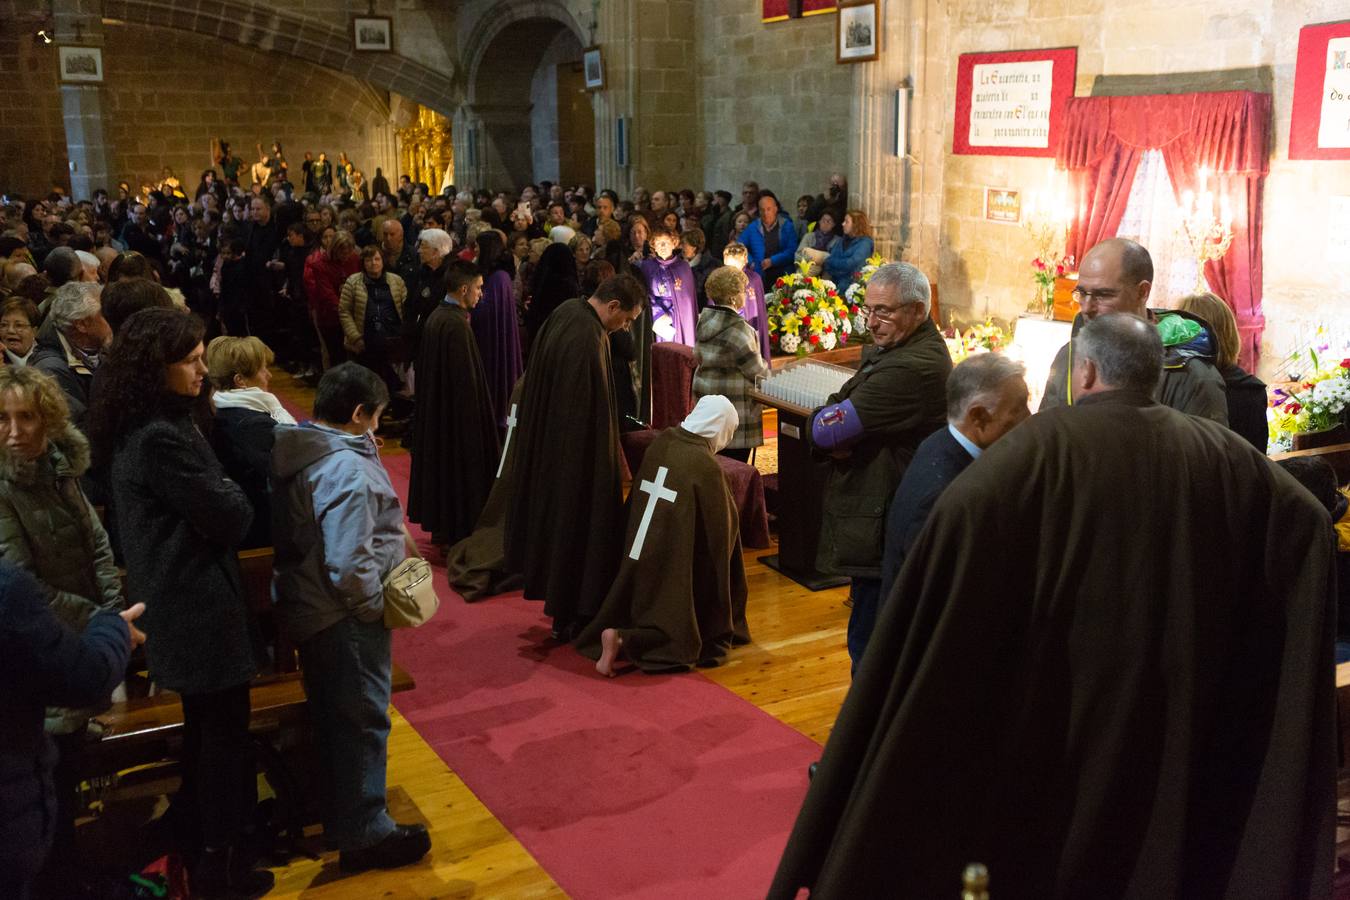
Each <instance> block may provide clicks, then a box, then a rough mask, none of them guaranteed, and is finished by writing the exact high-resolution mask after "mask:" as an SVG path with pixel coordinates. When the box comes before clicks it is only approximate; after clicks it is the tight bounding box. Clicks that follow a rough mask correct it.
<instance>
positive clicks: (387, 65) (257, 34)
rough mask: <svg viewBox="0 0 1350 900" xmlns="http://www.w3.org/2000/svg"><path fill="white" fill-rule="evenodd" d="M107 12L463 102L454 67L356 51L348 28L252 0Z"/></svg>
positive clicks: (181, 2) (163, 1)
mask: <svg viewBox="0 0 1350 900" xmlns="http://www.w3.org/2000/svg"><path fill="white" fill-rule="evenodd" d="M103 15H104V16H105V17H107V18H111V19H120V20H122V21H124V22H127V23H129V24H136V25H151V26H158V27H163V28H176V29H181V30H184V31H191V32H195V33H197V34H202V35H207V36H209V37H213V38H218V39H220V40H225V41H231V42H233V43H236V44H242V45H244V46H245V47H252V48H255V49H258V50H262V51H265V52H268V53H278V54H285V55H286V56H290V57H294V58H296V59H300V60H304V61H306V62H310V63H313V64H315V65H318V66H323V67H325V68H328V69H333V70H335V71H338V72H341V73H343V74H345V75H350V76H352V77H353V78H356V79H358V80H361V81H364V82H367V83H369V84H371V85H374V86H375V87H378V88H381V89H383V90H387V91H390V92H392V93H395V94H401V95H403V96H404V97H407V98H409V99H411V100H415V101H417V102H418V103H420V104H422V105H423V106H427V107H429V108H431V109H434V110H436V111H437V112H440V113H443V114H445V115H450V114H452V113H453V112H454V110H455V108H456V107H457V106H459V103H460V98H461V90H460V86H459V84H458V83H457V79H456V77H455V74H454V73H451V74H450V75H445V74H442V73H440V72H437V71H436V70H434V69H432V68H430V67H428V66H425V65H422V64H421V63H419V62H416V61H414V60H411V59H409V58H407V57H404V56H399V55H398V54H396V53H394V54H386V53H357V52H356V51H355V50H353V49H352V42H351V36H350V35H349V34H348V33H347V31H346V30H345V29H343V28H337V27H334V26H331V25H326V24H324V23H322V22H319V21H315V20H313V19H307V18H300V17H297V16H292V15H287V14H285V13H282V12H278V11H276V10H275V9H272V8H270V7H268V6H265V5H263V4H261V3H254V2H251V0H104V4H103ZM395 40H397V35H395ZM396 46H397V45H396Z"/></svg>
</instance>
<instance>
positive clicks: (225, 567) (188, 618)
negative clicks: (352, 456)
mask: <svg viewBox="0 0 1350 900" xmlns="http://www.w3.org/2000/svg"><path fill="white" fill-rule="evenodd" d="M203 333H204V326H203V325H202V322H201V320H200V319H198V318H197V317H196V316H194V315H192V314H191V313H189V312H185V311H182V310H177V309H158V308H154V309H143V310H141V311H140V312H137V313H134V314H132V316H131V317H130V318H128V319H127V321H126V323H125V324H124V325H123V326H122V330H121V331H120V332H119V333H118V335H117V338H116V339H115V340H114V341H113V345H112V349H111V350H109V351H108V354H107V358H106V359H105V360H104V362H103V363H102V365H101V366H100V376H101V379H100V385H99V393H98V396H97V398H96V400H95V402H94V404H93V406H92V408H91V409H90V412H89V422H88V427H89V436H90V440H91V443H92V444H93V448H94V455H95V459H96V460H97V461H98V463H99V464H100V465H103V466H108V467H109V471H110V473H111V487H112V497H113V504H112V506H113V511H114V514H115V515H116V521H117V527H118V533H119V534H121V535H122V550H123V555H124V557H125V559H126V570H127V578H126V584H127V593H128V595H130V596H134V597H136V598H137V599H141V600H144V601H145V604H146V607H147V612H146V616H145V619H144V622H145V632H146V635H147V642H146V655H147V658H148V660H149V663H150V674H151V676H152V677H153V678H154V680H155V681H156V682H157V683H158V684H159V686H160V687H163V688H167V689H169V690H172V691H177V692H178V693H179V694H181V695H182V700H183V761H182V762H183V782H184V783H183V791H182V794H181V795H180V800H182V801H183V803H184V807H183V808H184V809H186V810H188V811H189V816H190V821H191V822H192V825H193V826H195V827H196V828H199V829H200V836H201V840H202V852H201V854H200V855H199V856H198V857H197V858H196V860H195V862H194V864H193V865H192V867H191V868H192V870H193V871H192V883H193V886H194V888H196V889H197V890H200V891H201V893H202V894H203V895H204V896H216V895H218V894H224V893H226V892H227V891H234V892H237V893H247V894H255V893H258V892H259V891H262V890H265V889H267V888H270V887H271V884H272V876H271V874H270V873H267V872H261V871H254V870H253V869H252V867H251V863H250V861H249V860H248V859H247V858H246V857H245V856H244V855H243V854H242V853H238V852H235V848H236V847H238V846H239V845H240V844H241V843H242V838H243V835H244V832H245V830H246V828H247V827H248V823H249V822H250V820H251V817H252V814H253V808H254V806H255V805H256V803H257V785H256V776H255V771H256V769H255V764H254V758H253V749H252V744H251V742H250V740H249V735H248V721H249V687H248V685H249V681H250V680H251V679H252V678H253V676H254V674H255V672H256V671H257V665H256V661H255V656H254V652H253V645H254V642H253V637H254V625H253V623H252V621H251V618H250V616H249V612H248V609H247V607H246V606H245V603H244V596H243V588H242V585H241V581H240V576H239V563H238V561H237V559H236V556H235V548H236V547H237V546H238V544H239V542H240V541H242V540H243V538H244V536H245V535H246V534H247V532H248V528H249V524H250V522H251V521H252V519H253V507H252V505H251V504H250V503H249V499H248V497H247V495H245V493H244V491H243V490H242V489H241V488H240V487H239V486H238V485H237V484H235V483H234V482H233V481H231V480H229V479H228V478H227V477H225V472H224V470H223V469H222V468H221V465H220V462H219V461H218V460H217V459H216V455H215V453H214V452H212V450H211V445H210V444H209V443H207V440H206V438H205V437H203V436H202V433H201V431H200V430H198V428H197V426H196V424H195V423H194V421H193V418H192V409H193V405H194V403H195V402H196V400H197V398H198V396H199V395H200V394H201V391H202V383H203V379H204V378H205V376H206V371H207V369H206V363H205V362H204V361H203V353H204V351H203V347H202V337H203ZM194 813H195V815H193V814H194Z"/></svg>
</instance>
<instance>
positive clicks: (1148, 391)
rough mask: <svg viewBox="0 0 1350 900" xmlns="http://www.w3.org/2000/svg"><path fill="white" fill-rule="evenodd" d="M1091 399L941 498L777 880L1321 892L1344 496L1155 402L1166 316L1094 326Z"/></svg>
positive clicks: (822, 899)
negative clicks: (983, 869)
mask: <svg viewBox="0 0 1350 900" xmlns="http://www.w3.org/2000/svg"><path fill="white" fill-rule="evenodd" d="M1077 355H1078V359H1077V360H1076V361H1075V366H1076V369H1075V374H1074V389H1075V392H1076V394H1077V396H1078V397H1079V400H1078V401H1077V402H1076V403H1075V404H1074V405H1073V406H1072V407H1060V408H1056V409H1052V410H1049V411H1048V412H1044V413H1041V414H1040V415H1037V416H1035V417H1033V418H1031V419H1029V420H1028V421H1026V422H1024V423H1023V424H1022V425H1021V426H1020V427H1018V428H1017V429H1016V430H1014V431H1013V432H1012V433H1011V434H1009V435H1008V436H1007V437H1006V438H1004V439H1003V440H1001V441H999V442H998V443H997V444H996V445H994V446H993V447H991V448H990V449H989V451H988V452H987V453H985V454H984V455H983V456H981V457H980V459H978V460H976V461H975V462H974V463H973V464H972V465H971V466H970V468H969V469H967V470H966V471H965V472H964V473H963V474H962V475H961V477H960V478H958V479H957V480H956V481H955V482H954V483H953V484H952V485H951V486H950V487H949V488H948V489H947V491H946V492H945V493H944V494H943V495H942V497H941V499H940V500H938V502H937V505H936V506H935V507H934V509H933V513H932V516H931V517H930V519H929V522H928V525H927V527H926V528H925V529H924V531H923V533H922V534H921V535H920V536H919V539H918V541H917V542H916V544H915V545H914V548H913V550H912V551H911V552H910V554H909V558H908V560H907V562H906V563H905V566H904V568H903V569H902V570H901V571H900V575H899V579H898V580H897V582H896V585H895V589H894V590H893V591H892V593H891V596H890V597H889V599H888V603H887V605H886V607H885V609H884V611H883V614H882V617H881V619H880V620H879V621H878V622H877V629H876V633H875V634H874V636H873V639H872V642H871V644H870V645H869V647H868V651H867V659H866V661H865V662H864V664H863V666H862V668H861V670H860V671H859V673H858V678H857V680H856V681H855V682H854V684H853V689H852V690H851V691H850V692H849V695H848V699H847V700H846V701H845V703H844V708H843V711H842V712H841V714H840V717H839V721H838V722H837V723H836V725H835V728H834V731H833V733H832V734H831V736H830V740H829V743H828V745H827V746H826V748H825V755H824V758H823V760H822V761H821V764H820V771H819V773H818V774H817V776H816V778H815V780H814V781H813V782H812V783H811V786H810V789H809V792H808V794H807V797H806V802H805V806H804V808H803V810H802V813H801V815H800V816H799V818H798V821H797V824H796V827H795V828H794V830H793V834H792V836H791V837H790V838H789V841H788V846H787V849H786V852H785V855H784V857H783V861H782V863H781V864H780V866H779V870H778V873H777V876H776V878H775V880H774V884H773V886H772V888H771V890H770V892H769V896H770V897H771V898H774V900H778V898H790V897H795V896H797V894H798V889H799V888H800V887H802V886H807V887H809V888H811V897H812V898H813V900H828V898H833V897H941V896H944V895H948V894H953V893H954V891H955V887H954V885H955V884H956V883H958V879H959V877H960V873H961V871H962V869H963V867H964V866H965V865H966V864H967V863H970V862H980V863H984V864H985V865H987V866H988V868H989V872H990V875H991V880H992V882H993V884H994V885H997V888H996V890H997V896H998V897H1000V898H1006V900H1021V898H1037V900H1054V898H1068V897H1094V898H1114V897H1139V898H1143V897H1148V898H1191V897H1230V898H1238V897H1282V898H1293V897H1326V896H1329V895H1330V892H1331V884H1330V882H1331V875H1332V871H1333V840H1334V834H1335V802H1336V784H1335V771H1336V758H1335V757H1336V737H1335V719H1336V713H1335V705H1334V703H1335V696H1334V682H1333V678H1332V666H1333V662H1332V652H1333V644H1332V641H1333V631H1334V628H1335V615H1334V612H1333V609H1334V607H1333V605H1332V604H1333V602H1334V601H1333V598H1332V593H1333V590H1334V576H1333V574H1332V568H1331V566H1332V560H1331V556H1332V550H1333V542H1332V539H1331V535H1330V532H1329V531H1328V528H1327V526H1328V517H1327V513H1326V510H1325V509H1323V508H1322V507H1321V506H1320V505H1319V504H1318V503H1317V501H1316V500H1315V499H1314V498H1313V497H1312V496H1311V495H1310V494H1309V493H1308V492H1307V491H1306V490H1304V489H1302V488H1301V487H1300V486H1299V485H1298V484H1297V482H1295V481H1294V479H1293V478H1291V477H1290V476H1289V475H1288V474H1287V473H1285V472H1283V471H1281V470H1280V469H1279V468H1278V467H1277V466H1275V465H1274V464H1272V463H1271V462H1270V461H1269V460H1267V459H1265V458H1264V457H1263V456H1262V455H1261V454H1260V453H1258V452H1256V451H1255V450H1254V449H1253V448H1252V447H1251V445H1250V444H1248V443H1247V442H1246V441H1244V440H1242V438H1241V437H1239V436H1238V435H1236V434H1234V433H1232V432H1231V431H1229V430H1228V429H1226V428H1223V427H1221V426H1219V425H1218V424H1217V423H1214V422H1210V421H1205V420H1203V419H1200V418H1197V417H1194V416H1186V415H1182V414H1181V413H1178V412H1176V411H1175V410H1172V409H1169V408H1167V407H1165V406H1163V405H1161V404H1159V403H1157V402H1156V401H1155V400H1154V399H1153V396H1152V395H1153V390H1154V388H1155V386H1156V385H1157V381H1158V378H1159V373H1160V369H1161V362H1162V344H1161V341H1160V340H1159V338H1158V336H1157V332H1156V330H1155V329H1153V328H1151V327H1150V326H1149V325H1148V324H1147V323H1145V322H1143V321H1141V320H1140V319H1138V318H1136V317H1133V316H1120V315H1116V316H1105V317H1100V318H1098V319H1097V320H1095V321H1094V322H1092V323H1089V324H1088V325H1087V326H1086V327H1085V328H1084V329H1083V331H1082V333H1081V334H1080V335H1079V338H1078V343H1077Z"/></svg>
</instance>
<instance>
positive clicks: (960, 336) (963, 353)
mask: <svg viewBox="0 0 1350 900" xmlns="http://www.w3.org/2000/svg"><path fill="white" fill-rule="evenodd" d="M943 337H944V340H946V342H947V352H948V353H950V354H951V355H952V363H953V364H956V363H959V362H960V361H961V360H963V359H965V358H966V357H967V356H970V355H972V354H975V353H990V352H992V351H995V350H1003V349H1004V348H1006V347H1007V346H1008V344H1009V343H1011V338H1010V337H1009V336H1008V332H1006V331H1004V330H1003V329H1002V328H1000V327H999V326H997V325H995V324H994V320H993V319H992V318H989V319H985V320H984V321H983V322H981V323H980V324H978V325H972V326H970V327H969V328H967V329H966V330H965V331H964V332H962V331H961V329H959V328H954V329H951V331H950V333H949V334H946V335H944V336H943Z"/></svg>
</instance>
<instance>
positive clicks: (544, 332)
mask: <svg viewBox="0 0 1350 900" xmlns="http://www.w3.org/2000/svg"><path fill="white" fill-rule="evenodd" d="M610 377H611V373H610V358H609V334H608V333H607V332H606V331H605V328H604V326H603V325H602V324H601V322H600V317H599V316H598V315H596V312H595V310H594V309H593V308H592V307H591V305H590V303H588V302H587V301H586V299H585V298H581V297H576V298H573V299H571V300H568V301H566V302H565V303H563V304H562V305H561V306H559V307H558V308H557V309H555V310H554V311H553V312H552V313H551V314H550V315H549V317H548V319H547V320H546V321H545V322H544V327H543V328H542V329H540V331H539V335H538V336H537V337H536V338H535V341H534V345H533V347H532V348H531V350H530V362H529V368H528V371H527V375H526V378H525V393H524V394H523V396H522V397H521V404H520V406H521V415H520V424H519V425H517V426H516V428H517V431H516V439H517V441H518V442H519V443H518V446H517V449H516V452H517V453H518V454H519V457H518V459H517V461H516V472H517V474H518V477H517V479H516V486H517V488H518V489H516V490H513V491H512V492H511V496H510V497H509V499H508V503H507V509H506V529H505V535H506V561H507V566H508V567H509V568H510V569H512V570H514V571H518V572H520V573H521V574H522V575H523V576H524V580H525V597H526V599H529V600H543V601H544V613H545V614H546V615H548V616H551V617H552V618H553V619H554V620H555V624H559V623H561V624H570V623H572V622H575V621H579V620H584V619H588V618H589V617H590V616H592V615H594V614H595V611H596V610H598V609H599V608H600V603H601V601H603V600H604V598H605V594H606V593H608V591H609V587H610V584H611V582H612V581H613V580H614V573H615V571H617V569H618V566H619V555H620V553H621V552H622V550H621V548H620V541H621V540H622V538H621V535H622V529H623V518H622V517H623V485H622V473H621V464H620V461H619V423H618V418H617V416H616V414H615V412H614V400H613V393H612V386H611V382H610Z"/></svg>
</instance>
